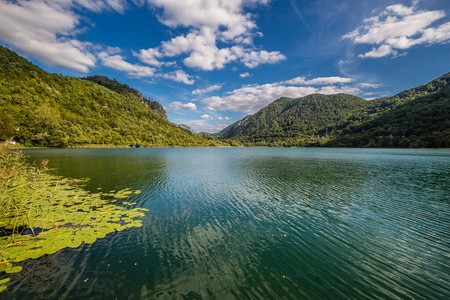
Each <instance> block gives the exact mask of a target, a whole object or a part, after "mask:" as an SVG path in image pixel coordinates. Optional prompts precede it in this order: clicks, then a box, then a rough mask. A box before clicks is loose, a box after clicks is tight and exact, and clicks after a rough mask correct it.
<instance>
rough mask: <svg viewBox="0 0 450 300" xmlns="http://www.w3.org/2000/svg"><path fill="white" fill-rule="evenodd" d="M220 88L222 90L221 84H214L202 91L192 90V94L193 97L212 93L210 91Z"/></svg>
mask: <svg viewBox="0 0 450 300" xmlns="http://www.w3.org/2000/svg"><path fill="white" fill-rule="evenodd" d="M221 88H222V85H221V84H215V85H212V86H209V87H207V88H204V89H196V90H193V91H192V94H193V95H198V94H206V93H209V92H212V91H217V90H220V89H221Z"/></svg>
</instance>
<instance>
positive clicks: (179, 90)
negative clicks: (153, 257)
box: [0, 0, 450, 132]
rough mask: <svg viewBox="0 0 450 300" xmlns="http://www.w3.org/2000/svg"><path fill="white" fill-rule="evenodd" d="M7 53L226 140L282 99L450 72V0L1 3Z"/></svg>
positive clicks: (364, 90) (394, 86)
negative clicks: (223, 133)
mask: <svg viewBox="0 0 450 300" xmlns="http://www.w3.org/2000/svg"><path fill="white" fill-rule="evenodd" d="M0 20H1V22H0V43H1V44H2V45H4V46H7V47H9V48H11V49H13V50H15V51H17V52H18V53H19V54H20V55H23V56H25V57H26V58H28V59H30V60H31V61H32V62H34V63H36V64H37V65H39V66H40V67H42V68H44V69H45V70H47V71H50V72H54V73H63V74H64V75H69V76H87V75H95V74H98V75H105V76H108V77H110V78H115V79H117V80H118V81H119V82H122V83H126V84H128V85H130V86H131V87H133V88H136V89H138V90H139V91H141V92H142V93H143V94H144V96H146V97H149V98H152V99H154V100H157V101H159V102H160V103H161V104H162V105H163V106H164V107H165V108H166V111H167V113H168V116H169V119H170V121H172V122H174V123H179V124H186V125H189V126H191V127H192V128H194V129H195V130H197V131H208V132H216V131H218V130H220V129H222V128H224V127H225V126H227V125H229V124H232V123H234V122H236V121H238V120H240V119H242V118H243V117H244V116H246V115H248V114H252V113H255V112H257V111H258V110H259V109H261V108H263V107H265V106H266V105H268V104H269V103H271V102H272V101H274V100H276V99H277V98H279V97H282V96H287V97H302V96H305V95H307V94H311V93H325V94H333V93H341V92H343V93H350V94H354V95H357V96H360V97H363V98H365V99H368V100H370V99H374V98H377V97H382V96H390V95H393V94H396V93H398V92H400V91H402V90H405V89H408V88H412V87H415V86H418V85H421V84H424V83H426V82H428V81H429V80H432V79H434V78H436V77H438V76H441V75H443V74H445V73H447V72H450V1H448V0H421V1H410V0H406V1H405V0H377V1H373V0H347V1H342V0H341V1H338V0H317V1H313V0H128V1H126V0H31V1H25V0H18V1H11V0H0Z"/></svg>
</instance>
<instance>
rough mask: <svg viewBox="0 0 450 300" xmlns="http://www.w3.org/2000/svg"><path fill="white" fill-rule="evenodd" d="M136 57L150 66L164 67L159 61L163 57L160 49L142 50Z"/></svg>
mask: <svg viewBox="0 0 450 300" xmlns="http://www.w3.org/2000/svg"><path fill="white" fill-rule="evenodd" d="M135 55H136V56H137V57H138V58H139V60H140V61H142V62H143V63H146V64H148V65H151V66H155V67H159V66H161V65H162V63H161V62H160V61H159V60H158V59H160V58H162V57H163V55H162V54H161V53H160V52H159V50H158V49H153V48H150V49H147V50H144V49H142V50H140V51H139V52H138V53H135Z"/></svg>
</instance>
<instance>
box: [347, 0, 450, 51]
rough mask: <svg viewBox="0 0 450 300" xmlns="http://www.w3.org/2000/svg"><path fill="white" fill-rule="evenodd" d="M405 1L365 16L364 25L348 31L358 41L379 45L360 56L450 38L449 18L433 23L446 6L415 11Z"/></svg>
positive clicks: (441, 16) (442, 15) (350, 37)
mask: <svg viewBox="0 0 450 300" xmlns="http://www.w3.org/2000/svg"><path fill="white" fill-rule="evenodd" d="M415 5H416V3H414V4H413V5H412V6H411V7H407V6H404V5H402V4H396V5H391V6H388V7H387V8H386V9H385V10H384V11H383V12H381V13H380V14H379V15H378V16H374V17H372V18H369V19H366V20H364V23H365V25H363V26H361V27H359V28H357V29H355V30H354V31H352V32H350V33H348V34H346V35H344V36H343V38H347V39H351V40H353V42H354V43H356V44H370V45H376V47H373V48H372V50H371V51H369V52H367V53H364V54H360V55H359V57H361V58H378V57H384V56H388V55H397V53H398V52H397V51H396V50H395V49H399V50H405V49H409V48H411V47H412V46H415V45H420V44H434V43H443V42H448V41H449V40H450V22H447V23H444V24H442V25H440V26H438V27H432V26H431V25H432V24H433V23H435V22H436V21H438V20H440V19H442V18H444V17H445V12H444V11H443V10H433V11H423V10H422V11H416V7H415Z"/></svg>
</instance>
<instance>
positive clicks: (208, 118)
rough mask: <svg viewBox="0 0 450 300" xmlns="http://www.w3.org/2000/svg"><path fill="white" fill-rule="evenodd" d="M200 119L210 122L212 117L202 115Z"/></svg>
mask: <svg viewBox="0 0 450 300" xmlns="http://www.w3.org/2000/svg"><path fill="white" fill-rule="evenodd" d="M200 119H205V120H212V119H213V117H212V116H211V115H208V114H204V115H201V116H200Z"/></svg>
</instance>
